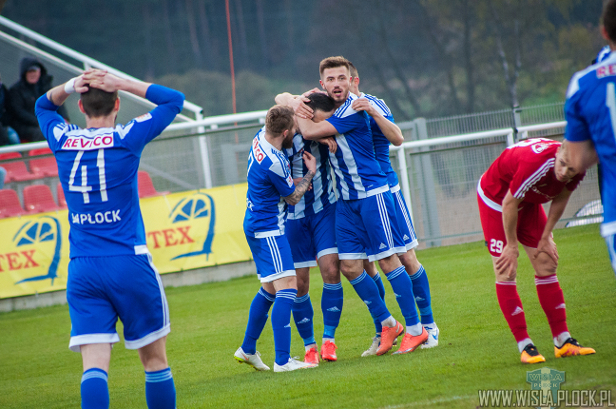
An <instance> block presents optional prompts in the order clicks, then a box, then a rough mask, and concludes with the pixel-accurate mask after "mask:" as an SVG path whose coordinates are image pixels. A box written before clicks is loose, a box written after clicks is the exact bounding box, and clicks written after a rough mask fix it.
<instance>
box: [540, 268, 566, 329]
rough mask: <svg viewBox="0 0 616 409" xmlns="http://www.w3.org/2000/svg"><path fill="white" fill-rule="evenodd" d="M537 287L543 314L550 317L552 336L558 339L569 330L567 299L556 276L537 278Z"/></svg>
mask: <svg viewBox="0 0 616 409" xmlns="http://www.w3.org/2000/svg"><path fill="white" fill-rule="evenodd" d="M535 286H537V295H538V296H539V303H540V304H541V308H543V312H545V315H546V316H547V317H548V323H549V324H550V329H551V330H552V336H553V337H554V338H556V337H557V336H558V335H560V334H562V333H563V332H565V331H567V332H568V331H569V330H568V329H567V312H566V309H565V297H564V296H563V290H562V289H561V288H560V284H558V278H557V277H556V274H552V275H549V276H547V277H537V276H535Z"/></svg>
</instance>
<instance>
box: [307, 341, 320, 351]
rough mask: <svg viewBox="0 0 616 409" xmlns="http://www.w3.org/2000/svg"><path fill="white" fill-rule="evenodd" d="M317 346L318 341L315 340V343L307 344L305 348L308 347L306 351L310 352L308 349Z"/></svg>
mask: <svg viewBox="0 0 616 409" xmlns="http://www.w3.org/2000/svg"><path fill="white" fill-rule="evenodd" d="M316 347H317V343H316V342H315V343H314V344H310V345H306V346H305V348H306V352H308V350H309V349H310V348H316Z"/></svg>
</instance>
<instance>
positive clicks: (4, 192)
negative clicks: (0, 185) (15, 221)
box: [0, 189, 27, 219]
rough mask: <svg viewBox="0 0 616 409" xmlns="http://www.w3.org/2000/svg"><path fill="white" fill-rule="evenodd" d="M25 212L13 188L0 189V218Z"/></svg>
mask: <svg viewBox="0 0 616 409" xmlns="http://www.w3.org/2000/svg"><path fill="white" fill-rule="evenodd" d="M22 214H27V212H26V211H25V210H24V209H23V208H22V207H21V203H19V197H17V192H16V191H14V190H13V189H0V219H3V218H5V217H15V216H21V215H22Z"/></svg>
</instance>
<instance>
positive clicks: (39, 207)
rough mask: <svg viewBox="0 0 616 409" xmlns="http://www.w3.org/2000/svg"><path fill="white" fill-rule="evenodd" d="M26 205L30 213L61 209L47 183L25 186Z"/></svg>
mask: <svg viewBox="0 0 616 409" xmlns="http://www.w3.org/2000/svg"><path fill="white" fill-rule="evenodd" d="M24 207H25V208H26V211H28V212H30V213H41V212H51V211H54V210H60V207H58V205H56V202H55V201H54V200H53V195H52V194H51V189H50V188H49V186H47V185H32V186H26V187H25V188H24Z"/></svg>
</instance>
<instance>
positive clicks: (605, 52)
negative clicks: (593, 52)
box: [593, 45, 612, 64]
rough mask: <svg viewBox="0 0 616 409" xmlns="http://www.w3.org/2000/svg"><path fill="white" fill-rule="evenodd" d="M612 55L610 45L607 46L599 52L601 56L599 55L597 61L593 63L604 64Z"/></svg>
mask: <svg viewBox="0 0 616 409" xmlns="http://www.w3.org/2000/svg"><path fill="white" fill-rule="evenodd" d="M611 53H612V49H611V48H610V46H609V45H606V46H605V47H603V48H602V49H601V51H599V54H597V57H596V58H595V61H593V64H597V63H600V62H603V61H604V60H606V59H607V57H609V56H610V54H611Z"/></svg>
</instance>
